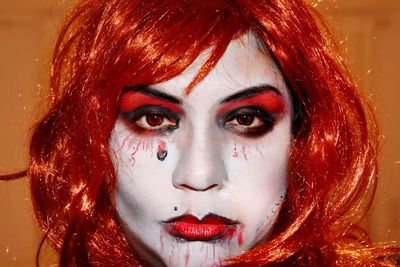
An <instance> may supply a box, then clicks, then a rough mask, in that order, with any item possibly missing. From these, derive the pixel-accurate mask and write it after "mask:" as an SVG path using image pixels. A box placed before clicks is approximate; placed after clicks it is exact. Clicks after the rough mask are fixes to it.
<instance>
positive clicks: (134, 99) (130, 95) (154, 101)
mask: <svg viewBox="0 0 400 267" xmlns="http://www.w3.org/2000/svg"><path fill="white" fill-rule="evenodd" d="M145 105H152V106H163V107H166V108H168V109H170V110H172V111H174V112H177V113H181V114H183V113H184V111H183V110H182V108H181V107H179V106H178V105H175V104H173V103H170V102H168V101H165V100H162V99H159V98H157V97H154V96H149V95H145V94H141V93H138V92H126V93H125V94H123V95H122V98H121V102H120V106H119V110H120V111H121V112H129V111H132V110H134V109H136V108H138V107H142V106H145Z"/></svg>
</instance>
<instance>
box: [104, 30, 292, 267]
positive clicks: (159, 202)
mask: <svg viewBox="0 0 400 267" xmlns="http://www.w3.org/2000/svg"><path fill="white" fill-rule="evenodd" d="M206 58H207V54H204V55H201V56H200V57H199V58H198V59H197V60H196V62H195V63H194V64H193V65H192V66H191V67H190V68H189V69H188V70H186V71H185V72H184V73H183V74H182V75H179V76H178V77H175V78H173V79H171V80H169V81H167V82H164V83H160V84H155V85H151V86H148V87H140V88H134V89H132V90H130V91H127V92H126V93H125V94H124V95H123V96H122V102H121V106H120V110H121V112H120V116H119V119H118V120H117V122H116V125H115V128H114V130H113V133H112V137H111V140H110V145H111V151H110V153H111V155H112V157H113V161H114V165H115V167H116V172H117V191H116V205H117V210H118V214H119V216H120V221H121V224H122V229H123V230H124V232H125V233H126V235H127V237H128V240H129V242H130V243H131V245H132V246H133V247H134V248H135V250H136V251H137V252H138V253H139V254H140V255H141V256H142V257H144V258H145V259H146V260H147V261H149V263H150V264H152V265H155V266H158V265H160V266H162V265H167V266H177V267H178V266H217V265H220V264H221V263H223V259H224V258H227V257H231V256H236V255H238V254H240V253H241V252H243V251H245V250H248V249H250V248H251V247H253V246H255V245H256V244H257V243H258V242H260V241H261V240H262V239H264V238H267V236H268V234H269V233H270V231H271V229H272V226H273V224H274V222H275V220H276V218H277V215H278V212H279V210H280V206H281V204H282V201H283V198H284V196H285V192H286V174H287V163H288V155H289V151H290V148H291V143H292V135H291V117H292V106H291V101H290V96H289V92H288V89H287V88H286V86H285V83H284V80H283V78H282V75H281V74H280V72H279V71H278V70H277V68H276V66H275V64H274V63H273V61H272V60H271V58H268V57H266V56H265V54H263V53H262V52H260V51H259V48H258V46H257V44H256V40H255V38H254V37H253V36H252V35H245V36H243V37H242V38H240V39H239V40H236V41H232V43H231V44H230V45H229V47H228V49H227V51H226V52H225V54H224V55H223V57H222V58H221V60H220V61H219V62H218V64H217V66H216V67H215V68H214V69H213V70H212V71H211V73H209V75H208V76H207V77H206V78H205V79H204V80H202V81H201V83H200V84H198V85H197V86H196V88H195V89H194V91H193V92H192V93H191V94H190V95H189V96H184V89H185V88H186V86H187V85H188V84H189V83H190V82H191V81H192V79H193V78H194V76H195V75H196V74H197V71H198V70H199V68H200V66H201V65H202V63H204V60H205V59H206ZM165 94H168V95H165ZM171 96H172V98H171ZM175 100H178V101H175ZM174 102H180V104H179V103H174Z"/></svg>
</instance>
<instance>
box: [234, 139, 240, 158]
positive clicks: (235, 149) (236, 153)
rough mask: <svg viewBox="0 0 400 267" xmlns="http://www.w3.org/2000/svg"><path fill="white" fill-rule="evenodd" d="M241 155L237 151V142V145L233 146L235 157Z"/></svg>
mask: <svg viewBox="0 0 400 267" xmlns="http://www.w3.org/2000/svg"><path fill="white" fill-rule="evenodd" d="M238 156H239V153H238V152H237V147H236V143H235V147H234V148H233V157H234V158H237V157H238Z"/></svg>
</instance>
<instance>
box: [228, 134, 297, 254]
mask: <svg viewBox="0 0 400 267" xmlns="http://www.w3.org/2000/svg"><path fill="white" fill-rule="evenodd" d="M286 132H287V131H284V132H280V131H277V132H272V133H271V135H269V136H266V137H264V138H262V139H260V140H257V141H255V142H249V141H248V140H244V139H236V140H232V141H231V142H229V143H228V144H227V145H226V150H225V152H224V153H225V158H226V161H225V162H226V169H227V173H228V177H229V196H230V198H231V199H232V200H233V201H234V206H235V207H236V212H237V213H238V217H239V218H240V220H241V221H243V222H244V224H245V228H244V234H243V239H244V243H245V244H248V245H249V244H250V246H251V245H254V244H255V243H256V242H258V241H259V240H260V239H261V238H262V237H264V236H266V235H267V234H268V233H269V232H270V230H271V228H272V226H273V224H274V222H275V220H276V218H277V215H278V214H279V210H280V207H281V204H282V203H283V201H284V198H285V194H286V189H287V180H286V177H287V165H288V157H289V152H290V148H291V138H290V134H285V133H286ZM282 133H283V136H284V138H275V137H276V136H282Z"/></svg>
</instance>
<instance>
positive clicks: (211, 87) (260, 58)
mask: <svg viewBox="0 0 400 267" xmlns="http://www.w3.org/2000/svg"><path fill="white" fill-rule="evenodd" d="M209 54H210V52H209V51H205V52H203V53H202V54H201V55H200V56H199V57H198V58H197V59H196V60H195V62H194V63H193V64H192V65H191V66H189V68H187V69H186V70H185V71H184V72H183V73H182V74H180V75H178V76H176V77H174V78H173V79H171V80H168V81H166V82H163V83H158V84H155V85H152V87H153V88H155V89H157V90H159V91H161V92H165V93H168V94H172V95H173V96H176V97H178V98H180V99H182V100H183V102H184V103H185V102H192V101H198V100H202V98H212V99H214V100H218V99H223V98H225V97H226V96H229V95H232V94H235V93H237V92H239V91H241V90H244V89H246V88H249V87H253V86H259V85H263V84H268V85H272V86H274V87H276V88H277V89H278V90H279V91H280V92H281V94H282V95H283V96H284V97H285V98H289V94H288V90H287V88H286V85H285V82H284V80H283V78H282V75H281V74H280V72H279V70H278V69H277V67H276V64H275V63H274V61H273V60H272V58H271V57H270V56H269V55H268V54H267V53H266V52H264V51H261V49H260V46H259V44H258V42H257V39H256V37H255V36H254V35H253V34H251V33H248V34H245V35H243V36H241V37H240V38H239V39H236V40H233V41H232V42H231V43H230V44H229V46H228V47H227V50H226V51H225V53H224V55H223V56H222V57H221V59H220V60H219V62H218V63H217V65H216V66H215V67H214V68H213V69H212V70H211V71H210V73H209V74H208V75H207V76H206V77H205V78H204V79H203V80H202V81H201V82H200V83H199V84H198V85H197V86H196V87H195V88H194V90H193V91H192V92H191V93H190V94H189V95H188V96H185V94H184V90H185V88H186V87H187V86H188V85H189V84H190V82H191V81H192V80H193V79H194V77H195V76H196V75H197V73H198V71H199V70H200V68H201V67H202V65H203V64H204V62H205V61H206V60H207V59H208V57H209Z"/></svg>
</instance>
